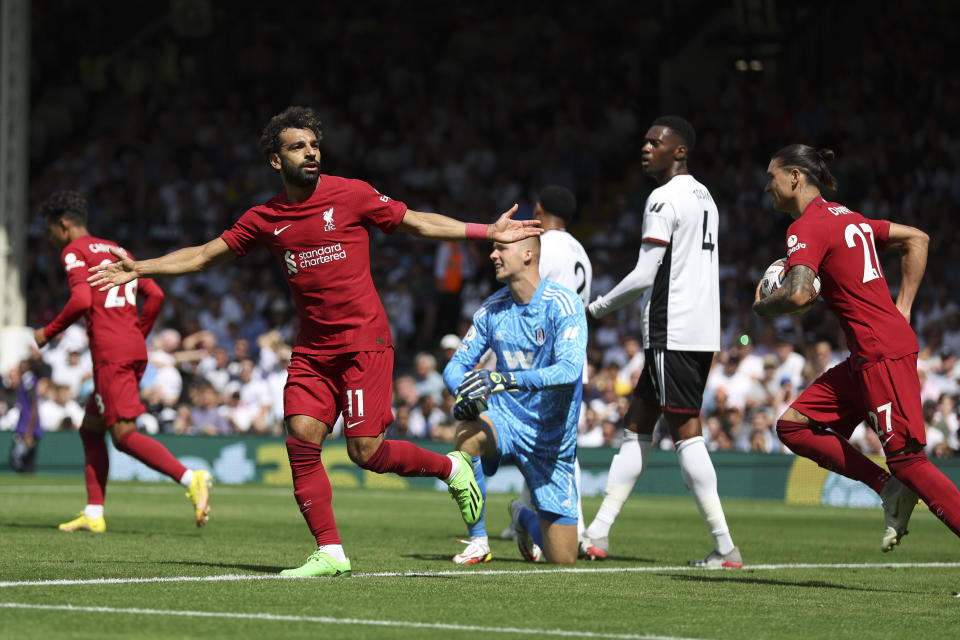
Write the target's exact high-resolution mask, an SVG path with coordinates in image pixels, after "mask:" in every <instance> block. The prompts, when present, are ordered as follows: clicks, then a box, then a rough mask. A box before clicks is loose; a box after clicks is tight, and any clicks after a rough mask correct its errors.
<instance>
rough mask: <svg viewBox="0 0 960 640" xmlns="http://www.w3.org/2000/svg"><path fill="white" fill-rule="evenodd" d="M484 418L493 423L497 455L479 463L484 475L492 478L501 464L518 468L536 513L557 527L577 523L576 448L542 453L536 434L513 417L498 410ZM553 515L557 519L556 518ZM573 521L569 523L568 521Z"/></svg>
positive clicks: (486, 413)
mask: <svg viewBox="0 0 960 640" xmlns="http://www.w3.org/2000/svg"><path fill="white" fill-rule="evenodd" d="M483 415H485V416H487V417H488V418H490V420H492V421H493V425H494V429H496V432H497V452H496V453H495V454H494V455H492V456H490V457H487V458H483V459H482V460H481V462H482V464H483V472H484V473H485V474H486V475H488V476H492V475H493V474H495V473H496V472H497V469H499V468H500V465H501V464H513V465H516V466H517V467H518V468H519V469H520V473H522V474H523V477H524V479H525V480H526V481H527V485H528V486H529V487H530V498H531V501H532V502H533V506H534V508H535V509H536V510H537V513H538V514H540V515H541V517H543V516H544V515H545V514H549V515H547V519H548V520H551V521H555V522H558V523H559V524H576V522H577V483H576V480H575V478H574V469H573V466H574V457H575V456H576V448H575V447H568V449H569V451H560V452H558V451H556V450H553V451H551V450H549V449H547V450H544V447H543V446H537V442H536V436H535V433H533V432H532V431H531V428H530V427H529V426H527V425H524V424H522V423H521V422H520V421H519V420H517V419H516V418H514V417H513V416H511V415H509V414H507V413H504V412H501V411H496V410H494V411H487V412H485V413H484V414H483ZM556 516H560V517H559V519H558V518H557V517H556ZM568 518H573V520H572V521H567V519H568Z"/></svg>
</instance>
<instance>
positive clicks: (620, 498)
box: [581, 116, 743, 568]
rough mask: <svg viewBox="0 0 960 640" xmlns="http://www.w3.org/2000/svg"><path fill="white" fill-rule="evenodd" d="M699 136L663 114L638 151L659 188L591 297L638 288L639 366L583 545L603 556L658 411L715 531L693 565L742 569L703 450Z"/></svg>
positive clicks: (716, 338) (711, 223) (704, 274)
mask: <svg viewBox="0 0 960 640" xmlns="http://www.w3.org/2000/svg"><path fill="white" fill-rule="evenodd" d="M695 140H696V134H695V132H694V129H693V125H691V124H690V123H689V122H687V121H686V120H685V119H683V118H680V117H678V116H662V117H660V118H657V119H656V120H654V122H653V126H651V127H650V129H649V130H648V131H647V134H646V138H645V142H644V144H643V147H642V148H641V150H640V153H641V166H642V168H643V172H644V173H645V174H647V175H648V176H650V177H652V178H653V179H654V180H656V181H657V183H658V184H659V185H660V186H659V187H657V188H656V189H654V190H653V192H652V193H651V194H650V196H649V197H648V198H647V203H646V207H645V213H644V216H643V230H642V231H643V239H642V245H641V247H640V258H639V260H637V266H636V267H635V268H634V269H633V271H632V272H630V273H629V274H627V276H626V277H625V278H624V279H623V280H621V281H620V282H619V283H618V284H617V285H616V286H614V287H613V289H611V290H610V292H609V293H607V295H605V296H600V297H598V298H597V299H596V300H594V301H593V302H592V303H590V306H589V310H590V313H591V314H592V315H593V316H594V317H596V318H602V317H603V316H605V315H607V314H608V313H610V312H612V311H614V310H616V309H619V308H620V307H622V306H624V305H626V304H628V303H629V302H631V301H633V300H635V299H636V298H637V297H639V296H640V295H641V294H642V295H643V299H642V302H641V307H642V313H643V318H642V320H643V347H644V356H645V359H644V360H645V361H644V366H643V371H641V373H640V380H639V381H638V382H637V387H636V389H634V392H633V398H632V400H631V401H630V406H629V407H628V409H627V414H626V416H625V417H624V423H625V429H624V440H623V444H622V445H621V446H620V452H619V453H618V454H617V455H616V456H614V458H613V462H611V463H610V472H609V475H608V476H607V486H606V489H605V491H604V498H603V503H602V504H601V505H600V510H599V511H598V512H597V516H596V518H594V520H593V522H592V523H591V524H590V526H589V527H587V530H586V532H585V533H584V539H583V540H582V541H581V547H582V548H583V550H584V551H585V553H586V555H587V556H589V557H591V558H595V559H599V558H605V557H606V556H607V553H608V552H609V548H610V547H609V532H610V527H611V526H612V525H613V523H614V521H615V520H616V518H617V515H618V514H619V513H620V509H621V508H622V507H623V504H624V502H626V499H627V497H628V496H629V495H630V492H631V491H632V490H633V485H634V484H635V483H636V481H637V478H639V477H640V474H641V473H643V470H644V468H645V467H646V461H647V458H648V456H649V454H650V446H651V440H652V434H653V429H654V427H655V426H656V423H657V420H659V419H660V416H661V415H663V417H664V419H665V421H666V423H667V426H668V427H669V429H670V435H671V437H672V438H673V442H674V447H675V448H676V450H677V459H678V460H679V462H680V472H681V474H682V475H683V480H684V482H685V483H686V485H687V488H688V489H689V490H690V493H691V494H692V495H693V499H694V501H695V502H696V503H697V507H698V508H699V510H700V515H701V516H702V517H703V520H704V522H705V523H706V525H707V529H708V530H709V531H710V534H711V535H712V536H713V540H714V549H713V551H711V552H710V553H709V554H708V555H707V557H706V558H704V559H703V560H693V561H691V562H690V564H691V565H694V566H701V567H730V568H740V567H742V566H743V560H742V559H741V556H740V550H739V549H738V548H737V547H736V546H734V544H733V539H732V538H731V537H730V530H729V528H728V527H727V520H726V517H725V516H724V514H723V506H722V505H721V504H720V496H719V494H718V492H717V473H716V470H715V469H714V467H713V462H712V461H711V460H710V455H709V453H708V452H707V447H706V443H705V442H704V440H703V430H702V427H701V424H700V407H701V403H702V400H703V390H704V387H705V386H706V381H707V374H708V373H709V371H710V365H711V363H712V361H713V354H714V352H716V351H718V350H719V349H720V275H719V270H718V262H717V225H718V217H719V214H718V212H717V206H716V204H714V202H713V198H712V197H711V195H710V192H709V191H708V190H707V188H706V187H705V186H703V185H702V184H700V183H699V182H697V181H696V180H695V179H694V178H693V176H691V175H690V172H689V170H688V168H687V159H688V158H689V155H690V152H691V151H692V150H693V146H694V143H695Z"/></svg>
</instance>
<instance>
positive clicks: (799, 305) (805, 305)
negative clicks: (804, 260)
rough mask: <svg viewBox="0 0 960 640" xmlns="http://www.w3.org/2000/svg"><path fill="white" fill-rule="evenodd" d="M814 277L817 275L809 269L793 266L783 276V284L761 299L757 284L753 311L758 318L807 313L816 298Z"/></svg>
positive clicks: (800, 265) (803, 266) (804, 266)
mask: <svg viewBox="0 0 960 640" xmlns="http://www.w3.org/2000/svg"><path fill="white" fill-rule="evenodd" d="M816 277H817V274H816V273H815V272H814V271H813V269H811V268H810V267H808V266H806V265H802V264H798V265H795V266H793V267H791V268H790V270H789V271H787V273H786V274H785V275H784V276H783V284H781V285H780V286H779V287H777V288H776V289H774V290H773V292H772V293H771V294H770V295H768V296H767V297H766V298H762V299H761V297H760V284H757V290H756V292H755V293H754V301H753V310H754V311H755V312H756V313H757V315H760V316H788V315H794V314H797V313H804V312H805V311H809V310H810V307H811V306H812V304H811V303H812V302H813V299H814V298H815V297H816V290H815V289H814V287H813V279H814V278H816Z"/></svg>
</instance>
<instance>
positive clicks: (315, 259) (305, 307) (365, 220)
mask: <svg viewBox="0 0 960 640" xmlns="http://www.w3.org/2000/svg"><path fill="white" fill-rule="evenodd" d="M406 211H407V206H406V205H405V204H404V203H402V202H400V201H398V200H392V199H390V198H388V197H387V196H384V195H381V194H380V193H378V192H377V190H376V189H374V188H373V187H371V186H370V185H369V184H367V183H366V182H363V181H361V180H350V179H346V178H340V177H337V176H330V175H321V176H320V180H319V182H318V183H317V188H316V190H314V192H313V194H312V195H311V196H310V197H309V198H307V199H306V200H305V201H303V202H299V203H292V202H290V201H289V200H288V199H287V196H286V192H285V191H281V192H280V193H279V194H278V195H277V196H276V197H275V198H272V199H271V200H269V201H267V203H266V204H263V205H260V206H256V207H253V208H251V209H249V210H247V212H246V213H244V214H243V215H242V216H241V217H240V219H239V220H237V222H236V224H234V225H233V227H232V228H230V229H228V230H227V231H224V232H223V234H222V235H221V237H222V238H223V240H224V242H226V243H227V245H228V246H229V247H230V248H231V249H232V250H233V251H234V253H236V254H237V255H238V256H243V255H246V254H247V253H248V252H249V251H250V250H251V249H253V248H254V247H255V246H256V245H258V244H262V245H264V246H266V247H267V249H269V250H270V252H271V253H273V254H274V255H275V256H277V258H278V259H279V260H280V262H281V264H282V266H283V271H284V274H285V275H286V277H287V282H288V283H289V284H290V291H291V292H292V293H293V299H294V302H295V303H296V305H297V313H298V314H299V316H300V335H299V336H297V344H296V350H297V351H300V352H304V353H314V354H316V353H327V354H332V353H345V352H350V351H382V350H384V349H386V348H387V347H390V346H392V345H393V339H392V338H391V336H390V324H389V322H388V321H387V314H386V312H384V310H383V305H382V304H381V303H380V298H379V296H377V291H376V289H375V288H374V286H373V277H372V276H371V275H370V234H369V229H370V227H371V226H375V227H377V228H378V229H380V230H382V231H384V232H386V233H392V232H393V231H394V230H395V229H396V228H397V226H398V225H399V224H400V222H401V221H402V220H403V216H404V214H405V213H406Z"/></svg>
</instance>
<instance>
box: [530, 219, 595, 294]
mask: <svg viewBox="0 0 960 640" xmlns="http://www.w3.org/2000/svg"><path fill="white" fill-rule="evenodd" d="M540 277H541V278H543V279H544V280H552V281H553V282H556V283H557V284H560V285H563V286H564V287H566V288H567V289H570V290H571V291H573V292H575V293H576V294H577V295H578V296H580V299H581V300H583V304H584V306H586V305H588V304H590V285H591V283H592V282H593V267H592V266H590V258H588V257H587V252H586V251H584V250H583V245H581V244H580V243H579V242H577V239H576V238H574V237H573V236H572V235H570V234H569V233H567V232H566V231H561V230H559V229H552V230H550V231H545V232H543V233H542V234H540Z"/></svg>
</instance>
